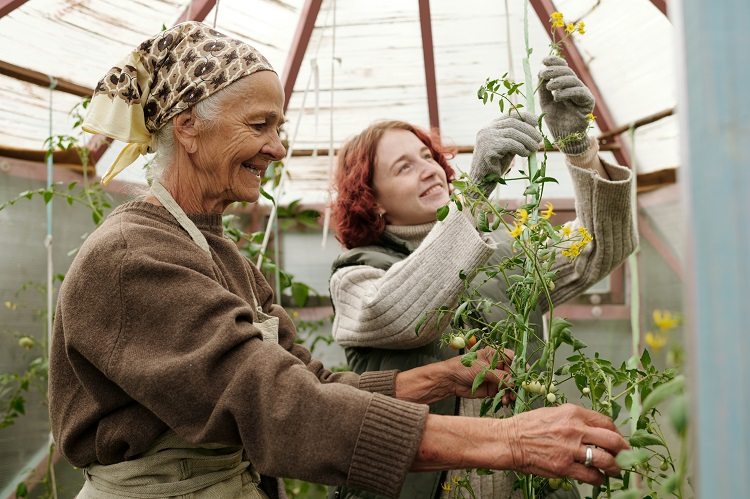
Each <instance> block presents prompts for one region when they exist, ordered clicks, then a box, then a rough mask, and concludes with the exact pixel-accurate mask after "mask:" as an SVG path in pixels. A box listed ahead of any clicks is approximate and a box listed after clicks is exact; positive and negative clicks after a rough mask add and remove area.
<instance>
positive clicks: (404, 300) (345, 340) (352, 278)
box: [331, 208, 494, 349]
mask: <svg viewBox="0 0 750 499" xmlns="http://www.w3.org/2000/svg"><path fill="white" fill-rule="evenodd" d="M493 251H494V249H493V245H491V244H488V243H487V241H486V240H485V239H484V238H483V237H482V236H480V234H479V233H478V232H477V230H476V229H475V228H474V223H473V221H472V220H471V218H470V217H469V216H468V215H467V214H466V212H459V211H457V210H455V209H454V208H452V209H451V212H450V213H449V215H448V216H447V217H446V218H445V220H443V221H442V222H438V223H437V224H436V225H435V228H434V229H432V231H430V233H429V234H428V235H427V237H426V238H425V239H424V241H423V242H422V243H421V244H420V245H419V247H418V248H417V249H416V251H414V253H412V254H411V255H409V256H408V257H407V258H405V259H404V260H403V261H400V262H398V263H396V264H394V265H393V266H392V267H391V268H390V269H388V270H387V271H383V270H380V269H376V268H373V267H370V266H366V265H357V266H352V267H345V268H342V269H340V270H338V271H336V272H335V273H334V274H333V276H332V277H331V299H332V300H333V303H334V306H335V308H336V317H335V319H334V323H333V336H334V338H335V339H336V341H337V342H338V343H339V344H340V345H342V346H344V347H349V346H369V347H378V348H392V349H409V348H415V347H419V346H422V345H426V344H428V343H430V342H433V341H435V340H436V339H437V338H438V336H439V334H440V331H439V328H437V327H436V324H435V317H434V316H431V317H430V318H429V319H428V320H427V322H426V323H425V324H424V326H423V327H422V328H421V329H420V332H419V334H417V333H416V331H415V329H416V325H417V323H418V322H419V320H420V318H421V317H422V316H423V314H425V313H427V312H431V311H433V310H434V309H436V308H438V307H440V306H444V305H447V306H450V305H453V304H454V303H455V301H456V299H457V298H458V295H459V294H460V292H461V290H462V289H463V282H462V281H461V279H460V277H459V272H460V271H462V270H464V271H469V270H471V269H475V268H476V267H478V266H480V265H482V264H483V263H485V262H486V261H487V260H488V259H489V257H490V256H491V255H492V252H493Z"/></svg>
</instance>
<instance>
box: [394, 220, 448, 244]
mask: <svg viewBox="0 0 750 499" xmlns="http://www.w3.org/2000/svg"><path fill="white" fill-rule="evenodd" d="M436 223H437V221H435V222H429V223H426V224H420V225H386V226H385V232H386V234H389V235H392V236H395V237H397V238H399V239H401V240H403V241H404V242H405V243H406V246H407V248H409V251H414V250H415V249H417V247H418V246H419V245H420V244H422V241H424V238H425V237H427V234H429V233H430V231H431V230H432V229H433V227H435V224H436Z"/></svg>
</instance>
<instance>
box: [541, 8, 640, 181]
mask: <svg viewBox="0 0 750 499" xmlns="http://www.w3.org/2000/svg"><path fill="white" fill-rule="evenodd" d="M529 2H530V3H531V6H532V7H533V8H534V10H535V11H536V14H537V16H538V17H539V20H540V21H541V22H542V25H543V26H545V27H546V26H549V25H550V23H549V19H550V17H551V16H552V13H553V12H555V11H556V10H557V9H556V8H555V5H554V4H553V3H552V0H529ZM550 37H551V33H550ZM555 38H556V39H557V40H564V41H563V42H562V43H561V44H560V45H561V48H562V52H563V55H564V56H565V59H566V60H567V61H568V64H569V65H570V67H571V68H572V69H573V71H575V73H576V74H577V75H578V77H579V78H580V79H581V81H582V82H583V83H584V85H586V86H587V87H588V88H589V90H591V93H592V94H593V95H594V99H596V107H595V108H594V115H595V116H596V123H597V124H598V125H599V129H600V130H601V131H602V132H603V133H606V132H609V131H610V130H613V129H615V128H616V127H617V126H616V124H615V120H614V118H613V117H612V113H611V112H610V110H609V106H607V102H606V100H604V96H603V95H602V93H601V92H600V91H599V87H598V86H597V84H596V82H595V81H594V78H593V77H592V76H591V72H590V71H589V69H588V66H587V65H586V62H585V61H584V60H583V56H582V55H581V53H580V52H579V51H578V48H577V47H576V46H575V43H573V40H572V39H571V38H570V37H568V38H567V39H566V36H565V30H564V29H563V28H555ZM612 140H613V141H614V142H615V143H616V144H618V145H619V146H620V147H618V148H616V149H615V150H614V155H615V158H616V159H617V162H618V163H620V164H621V165H623V166H628V167H630V166H631V165H632V163H631V159H630V153H629V151H628V149H627V148H626V147H623V142H622V137H620V136H619V135H615V136H614V137H613V138H612Z"/></svg>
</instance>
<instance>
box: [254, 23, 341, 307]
mask: <svg viewBox="0 0 750 499" xmlns="http://www.w3.org/2000/svg"><path fill="white" fill-rule="evenodd" d="M329 13H330V12H329ZM329 13H326V19H325V22H328V14H329ZM322 41H323V37H322V36H321V37H320V38H318V44H317V45H316V47H315V53H314V59H317V56H318V53H319V52H320V45H321V43H322ZM312 78H313V72H311V73H310V75H309V76H308V78H307V84H306V85H305V91H304V93H303V94H302V104H301V105H300V109H299V118H298V119H297V123H296V124H295V125H294V133H293V134H292V138H291V140H290V141H289V148H288V149H287V152H286V157H285V158H284V169H283V170H282V174H281V179H280V180H279V184H278V185H277V186H276V188H275V189H274V191H273V198H274V200H275V201H274V202H273V204H272V205H271V212H270V213H269V215H268V224H267V225H266V230H265V234H264V235H263V242H262V243H261V245H260V252H259V254H258V260H257V263H256V266H257V267H258V268H260V266H261V263H262V262H263V255H264V254H265V252H266V248H268V241H269V239H270V238H271V231H272V230H273V226H274V224H275V223H276V221H277V214H278V209H277V204H278V202H279V200H280V199H281V196H282V195H283V194H284V188H285V187H286V178H287V176H288V175H286V172H285V170H286V168H288V166H289V160H290V159H291V157H292V153H293V152H294V145H295V143H296V141H297V134H298V133H299V127H300V123H302V118H303V116H304V114H305V109H306V108H305V103H306V102H307V94H308V92H309V90H310V83H311V82H312ZM277 263H278V262H277ZM279 299H280V298H279Z"/></svg>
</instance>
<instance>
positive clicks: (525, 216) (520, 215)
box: [516, 208, 529, 225]
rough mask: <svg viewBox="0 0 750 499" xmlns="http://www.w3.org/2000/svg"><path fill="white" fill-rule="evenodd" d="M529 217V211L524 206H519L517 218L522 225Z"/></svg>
mask: <svg viewBox="0 0 750 499" xmlns="http://www.w3.org/2000/svg"><path fill="white" fill-rule="evenodd" d="M528 219H529V212H528V211H526V210H525V209H523V208H519V209H517V210H516V220H517V221H518V223H519V224H520V225H523V224H525V223H526V221H527V220H528Z"/></svg>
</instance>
